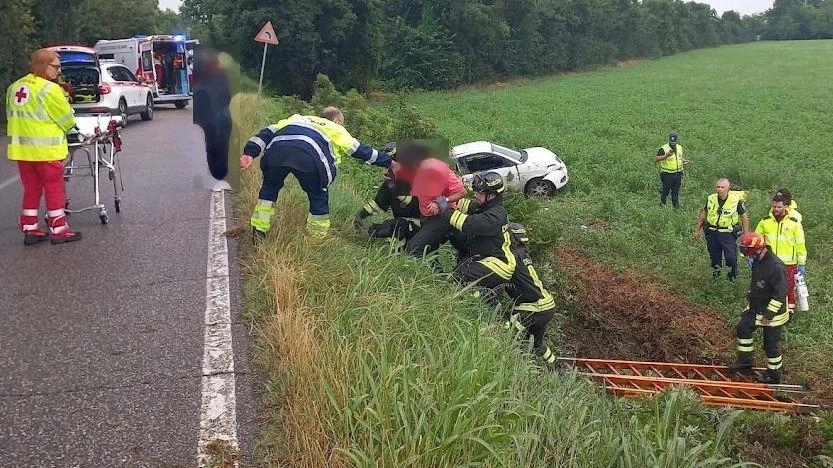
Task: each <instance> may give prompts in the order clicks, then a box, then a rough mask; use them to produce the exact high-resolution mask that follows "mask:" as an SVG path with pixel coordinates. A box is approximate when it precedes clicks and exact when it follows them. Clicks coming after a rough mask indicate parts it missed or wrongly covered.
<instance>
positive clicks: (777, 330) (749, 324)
mask: <svg viewBox="0 0 833 468" xmlns="http://www.w3.org/2000/svg"><path fill="white" fill-rule="evenodd" d="M756 327H757V325H755V312H753V311H751V310H746V311H745V312H744V313H743V316H742V317H741V319H740V322H738V326H737V328H736V329H735V333H736V334H737V337H738V357H739V359H740V360H742V361H745V362H749V363H751V362H752V356H753V351H748V350H747V351H744V350H743V349H742V348H743V346H747V347H749V346H751V344H749V343H744V342H743V340H746V341H747V342H749V341H751V339H752V334H753V333H754V332H755V328H756ZM761 328H763V329H764V351H765V352H766V356H767V358H768V360H767V361H768V362H767V368H768V369H770V370H774V371H778V370H780V369H781V329H782V328H783V325H780V326H777V327H770V326H762V327H761ZM746 349H748V348H746Z"/></svg>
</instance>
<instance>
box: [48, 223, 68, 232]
mask: <svg viewBox="0 0 833 468" xmlns="http://www.w3.org/2000/svg"><path fill="white" fill-rule="evenodd" d="M67 229H69V226H68V225H66V224H62V225H60V226H58V227H50V228H49V231H50V232H51V233H52V234H60V233H62V232H64V231H66V230H67Z"/></svg>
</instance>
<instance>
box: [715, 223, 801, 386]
mask: <svg viewBox="0 0 833 468" xmlns="http://www.w3.org/2000/svg"><path fill="white" fill-rule="evenodd" d="M740 247H741V249H742V250H743V254H744V255H746V256H747V257H749V258H751V259H752V283H751V285H750V286H749V293H748V294H747V296H746V302H747V304H748V306H747V308H746V310H745V311H744V312H743V316H742V317H741V319H740V323H738V326H737V329H736V331H737V340H738V356H737V361H736V362H735V363H734V364H730V365H729V370H731V371H733V372H743V371H747V372H748V371H751V370H752V359H753V355H754V352H755V347H754V345H753V339H752V334H753V332H754V331H755V327H763V329H764V350H765V351H766V355H767V358H768V359H767V370H766V373H764V374H763V375H761V377H759V378H758V381H759V382H761V383H767V384H777V383H779V382H780V381H781V366H782V360H781V330H782V328H783V326H784V324H786V323H787V321H788V320H789V319H790V313H789V311H787V307H786V304H785V302H786V299H787V269H786V267H785V266H784V262H782V261H781V260H780V259H779V258H778V257H777V256H776V255H775V254H774V253H772V252H771V251H770V248H769V247H768V246H767V245H766V239H765V238H764V236H762V235H761V234H758V233H757V232H747V233H744V235H743V236H742V237H741V240H740Z"/></svg>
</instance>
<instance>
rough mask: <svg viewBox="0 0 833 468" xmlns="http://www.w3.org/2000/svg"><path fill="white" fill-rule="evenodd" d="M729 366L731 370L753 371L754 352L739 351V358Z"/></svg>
mask: <svg viewBox="0 0 833 468" xmlns="http://www.w3.org/2000/svg"><path fill="white" fill-rule="evenodd" d="M727 367H728V368H729V371H730V372H741V373H748V372H752V353H744V352H738V357H737V360H735V362H734V363H732V364H729V365H728V366H727Z"/></svg>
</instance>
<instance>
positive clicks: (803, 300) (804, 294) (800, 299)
mask: <svg viewBox="0 0 833 468" xmlns="http://www.w3.org/2000/svg"><path fill="white" fill-rule="evenodd" d="M795 296H796V302H797V304H796V306H797V308H798V310H800V311H802V312H807V311H808V310H810V304H809V301H808V300H809V298H810V292H809V291H807V282H806V281H804V276H803V275H801V274H800V273H796V274H795Z"/></svg>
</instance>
